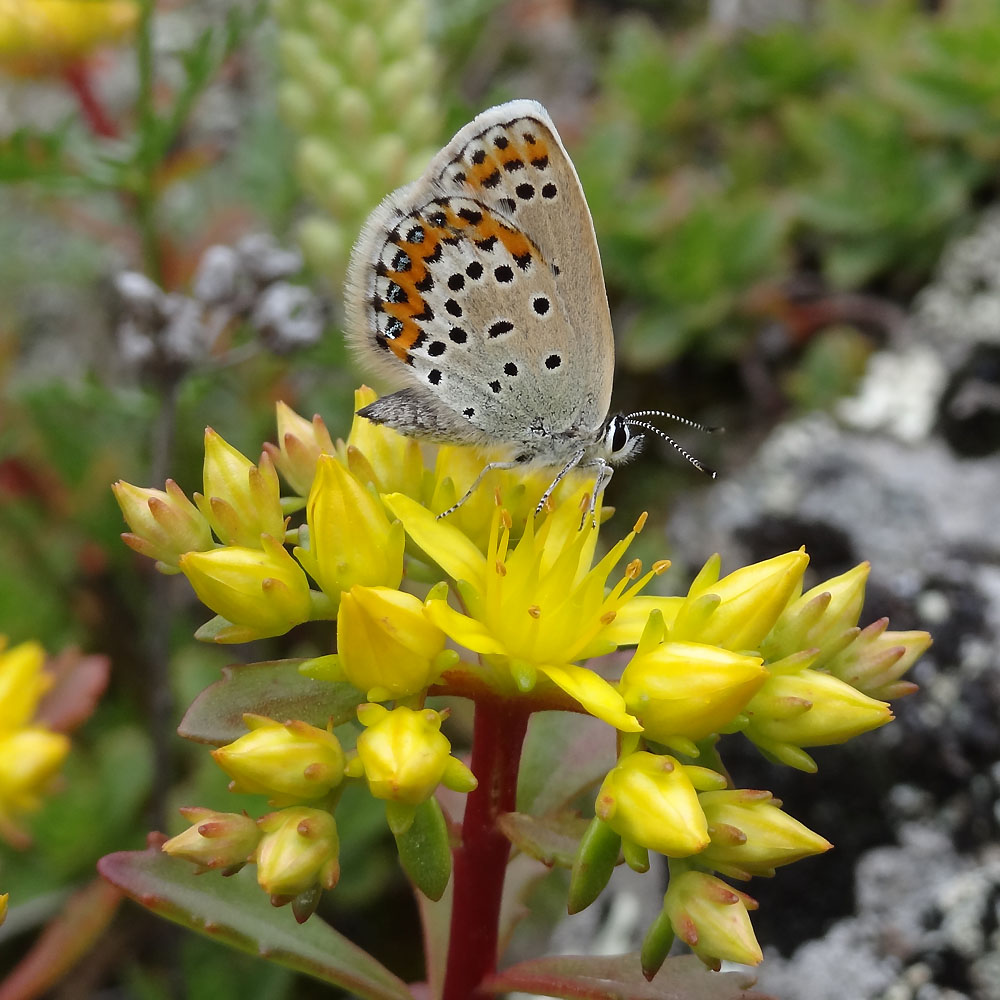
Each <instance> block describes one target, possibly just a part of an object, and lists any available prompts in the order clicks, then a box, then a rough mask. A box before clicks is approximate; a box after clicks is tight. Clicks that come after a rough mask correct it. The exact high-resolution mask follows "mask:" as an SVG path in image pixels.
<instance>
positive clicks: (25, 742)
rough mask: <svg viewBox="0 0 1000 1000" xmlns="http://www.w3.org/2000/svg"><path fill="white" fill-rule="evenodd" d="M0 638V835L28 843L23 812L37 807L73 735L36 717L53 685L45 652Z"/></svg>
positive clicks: (12, 840) (27, 644) (26, 644)
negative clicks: (10, 645) (10, 644)
mask: <svg viewBox="0 0 1000 1000" xmlns="http://www.w3.org/2000/svg"><path fill="white" fill-rule="evenodd" d="M5 644H6V641H5V640H4V638H3V637H2V636H0V838H3V839H4V840H7V841H9V842H11V843H13V844H15V845H18V846H20V845H24V844H25V843H26V839H27V835H26V834H25V832H24V830H22V829H21V827H20V825H19V820H20V818H21V817H22V816H25V815H27V814H28V813H32V812H34V811H35V810H37V809H38V808H39V806H40V805H41V803H42V798H43V797H44V795H45V793H46V792H47V791H48V790H49V788H50V787H51V786H52V783H53V779H54V778H55V776H56V774H57V773H58V771H59V768H60V767H61V766H62V762H63V760H64V759H65V757H66V754H67V753H69V738H68V737H67V736H66V735H65V734H64V733H56V732H52V730H51V729H49V728H48V727H47V726H45V725H44V724H43V723H41V722H39V721H37V719H36V715H37V712H38V706H39V703H40V702H41V699H42V696H43V695H44V694H45V693H46V691H48V690H49V688H50V687H51V686H52V681H53V678H52V675H51V674H49V673H47V672H46V671H45V651H44V650H43V649H42V647H41V646H40V645H39V644H38V643H37V642H23V643H21V644H20V645H19V646H14V647H13V648H12V649H4V646H5Z"/></svg>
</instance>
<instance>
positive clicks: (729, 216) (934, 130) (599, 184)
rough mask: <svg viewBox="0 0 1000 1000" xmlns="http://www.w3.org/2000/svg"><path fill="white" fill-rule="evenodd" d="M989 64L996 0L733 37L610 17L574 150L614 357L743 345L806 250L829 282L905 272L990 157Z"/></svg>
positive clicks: (860, 14)
mask: <svg viewBox="0 0 1000 1000" xmlns="http://www.w3.org/2000/svg"><path fill="white" fill-rule="evenodd" d="M997 65H1000V4H998V3H997V0H964V2H958V3H952V4H948V5H947V6H946V7H945V9H944V10H942V11H941V12H940V13H938V14H937V15H931V14H928V13H925V12H923V11H922V10H921V9H920V5H919V4H917V3H916V2H915V0H890V2H886V3H881V4H879V5H878V6H877V8H875V9H873V8H872V7H871V5H869V4H861V3H857V2H853V0H843V2H836V3H827V4H823V5H818V6H817V7H816V8H814V10H813V12H812V16H811V18H810V20H809V22H808V23H806V24H803V25H795V24H788V23H782V22H780V21H779V22H777V23H775V24H772V25H770V26H767V27H765V28H762V29H760V30H759V31H754V32H745V33H733V34H730V35H725V34H722V33H720V32H719V31H718V30H717V28H716V27H714V26H711V25H704V26H701V27H696V28H693V29H691V30H689V31H688V32H686V33H684V34H681V35H677V34H674V35H673V36H668V35H667V34H666V33H665V32H663V31H661V30H659V29H658V28H657V27H656V26H654V25H653V24H652V23H650V22H648V21H646V20H642V19H627V18H626V19H620V20H619V21H618V22H617V23H616V24H615V26H614V27H613V29H612V37H611V43H610V50H609V55H608V60H607V64H606V67H605V70H604V74H603V79H604V85H605V89H604V92H603V95H602V99H601V101H600V104H599V108H600V116H599V117H600V120H599V121H598V122H597V123H595V127H593V128H588V139H587V140H586V144H585V147H584V149H583V151H582V153H581V155H579V157H578V159H577V162H578V166H579V169H580V173H581V176H582V178H583V181H584V186H585V187H586V189H587V191H588V193H589V194H590V196H591V199H592V205H593V207H594V213H595V221H596V226H597V231H598V234H599V236H600V239H601V243H602V247H603V248H604V256H605V273H606V276H607V278H608V282H609V292H610V294H611V297H612V301H613V302H614V301H615V300H616V299H618V298H621V299H622V303H623V304H622V306H621V309H620V312H619V324H618V326H619V333H620V335H621V338H622V340H621V344H622V355H623V361H624V362H625V364H627V365H629V366H630V367H633V368H637V369H646V368H653V367H657V366H659V365H661V364H662V363H664V362H665V361H668V360H671V359H673V358H675V357H677V356H678V355H679V354H681V353H683V352H686V351H689V350H700V351H709V352H711V353H716V354H722V355H726V354H732V353H734V352H736V351H738V350H739V349H740V345H741V342H742V341H743V339H744V337H745V335H746V332H747V330H748V326H747V316H746V312H747V298H748V295H749V293H750V292H751V291H752V289H753V288H754V286H755V285H756V284H757V283H759V282H762V281H764V280H765V279H768V278H772V277H773V276H774V275H775V274H778V273H781V272H782V271H783V270H784V269H785V268H787V267H789V266H790V265H792V263H793V262H794V260H795V259H796V258H797V257H799V256H801V255H802V253H803V252H804V251H805V252H806V253H807V254H809V255H813V256H816V257H818V260H819V264H820V266H821V268H822V271H823V273H824V275H825V277H826V279H827V281H828V283H829V284H830V285H833V286H835V287H839V288H858V287H861V286H864V285H866V284H868V283H870V282H873V281H876V280H885V279H886V278H889V279H890V280H891V282H892V284H893V286H894V287H895V288H896V289H898V290H900V291H912V290H913V289H914V288H915V287H917V286H918V283H919V281H920V280H921V279H922V278H923V277H925V276H926V274H927V272H928V270H929V268H930V267H931V266H932V264H933V263H934V261H935V260H936V257H937V255H938V253H939V252H940V249H941V247H942V245H943V242H944V240H945V239H946V237H947V236H948V235H949V234H950V233H952V232H954V231H955V229H956V228H957V227H959V226H961V225H962V224H963V223H964V222H965V221H966V219H967V215H968V210H969V206H970V203H971V201H972V199H973V197H974V196H975V194H976V193H977V191H979V190H981V189H982V187H983V185H984V184H987V183H988V182H989V180H990V178H991V177H993V176H995V172H996V169H997V166H998V165H1000V77H998V75H997V73H996V66H997Z"/></svg>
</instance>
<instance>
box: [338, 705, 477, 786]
mask: <svg viewBox="0 0 1000 1000" xmlns="http://www.w3.org/2000/svg"><path fill="white" fill-rule="evenodd" d="M358 718H359V719H360V720H361V723H362V724H363V725H364V726H365V727H366V729H365V731H364V732H363V733H362V734H361V735H360V736H359V737H358V756H357V758H356V759H355V760H354V761H352V762H351V765H349V766H348V773H350V774H353V775H354V776H356V777H360V775H361V773H363V774H364V776H365V779H366V780H367V781H368V788H369V790H370V791H371V793H372V795H373V796H374V797H375V798H377V799H385V800H387V801H390V802H400V803H403V804H405V805H411V806H416V805H419V804H420V803H421V802H425V801H426V800H427V799H429V798H430V797H431V796H432V795H433V794H434V790H435V789H436V788H437V786H438V785H440V784H442V783H443V784H444V785H445V786H446V787H448V788H451V789H452V790H453V791H457V792H470V791H472V789H473V788H475V787H476V784H477V782H476V779H475V777H474V776H473V774H472V772H471V771H470V770H469V769H468V768H467V767H466V766H465V765H464V764H463V763H462V762H461V761H459V760H457V759H456V758H454V757H451V756H449V755H450V753H451V744H450V743H449V742H448V739H447V738H446V737H445V736H444V734H443V733H442V732H441V723H442V722H443V721H444V716H443V715H441V713H439V712H435V711H434V710H433V709H430V708H426V709H424V710H423V711H420V712H415V711H413V710H412V709H409V708H403V707H399V708H394V709H393V710H392V711H391V712H390V711H389V710H388V709H386V708H385V707H383V706H382V705H373V704H366V705H359V706H358Z"/></svg>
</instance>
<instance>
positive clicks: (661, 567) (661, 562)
mask: <svg viewBox="0 0 1000 1000" xmlns="http://www.w3.org/2000/svg"><path fill="white" fill-rule="evenodd" d="M668 569H670V560H669V559H657V560H656V562H655V563H653V566H652V570H653V572H654V573H655V574H656V575H657V576H659V575H660V574H661V573H666V571H667V570H668Z"/></svg>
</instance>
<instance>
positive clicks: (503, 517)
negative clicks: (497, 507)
mask: <svg viewBox="0 0 1000 1000" xmlns="http://www.w3.org/2000/svg"><path fill="white" fill-rule="evenodd" d="M500 523H501V524H502V525H503V526H504V527H505V528H506V529H507V530H508V531H510V529H511V528H513V527H514V520H513V518H512V517H511V516H510V511H509V510H507V508H506V507H505V508H504V509H503V510H502V511H500Z"/></svg>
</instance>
